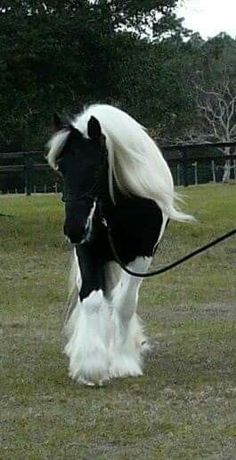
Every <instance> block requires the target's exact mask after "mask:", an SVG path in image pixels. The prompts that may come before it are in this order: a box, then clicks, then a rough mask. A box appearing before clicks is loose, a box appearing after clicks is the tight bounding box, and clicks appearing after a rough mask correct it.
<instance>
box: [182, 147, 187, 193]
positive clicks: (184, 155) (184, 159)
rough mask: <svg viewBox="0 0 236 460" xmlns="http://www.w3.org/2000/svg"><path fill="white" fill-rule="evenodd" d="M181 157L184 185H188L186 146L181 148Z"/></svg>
mask: <svg viewBox="0 0 236 460" xmlns="http://www.w3.org/2000/svg"><path fill="white" fill-rule="evenodd" d="M182 158H183V178H184V187H188V154H187V150H186V148H183V149H182Z"/></svg>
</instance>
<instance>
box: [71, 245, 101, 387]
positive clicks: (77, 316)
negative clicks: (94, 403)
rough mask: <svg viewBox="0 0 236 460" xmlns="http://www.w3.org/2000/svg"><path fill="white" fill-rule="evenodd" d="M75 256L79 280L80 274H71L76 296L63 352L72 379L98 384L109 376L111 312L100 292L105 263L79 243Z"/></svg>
mask: <svg viewBox="0 0 236 460" xmlns="http://www.w3.org/2000/svg"><path fill="white" fill-rule="evenodd" d="M75 258H76V259H75V267H76V266H77V270H78V271H80V272H81V281H79V276H74V280H75V281H76V280H77V281H76V283H77V292H78V298H77V304H76V307H75V308H74V310H73V312H72V314H71V316H70V318H69V321H68V324H69V328H68V331H69V340H68V343H67V345H66V347H65V353H66V354H67V356H68V357H69V370H70V376H71V377H72V378H73V379H75V380H77V381H79V382H83V383H87V384H99V383H101V382H103V381H104V380H107V379H108V378H109V340H110V337H109V334H110V328H109V323H110V315H109V311H108V305H107V303H106V302H105V300H104V295H103V289H104V280H105V271H104V263H103V261H101V260H100V259H97V258H96V257H95V256H94V254H93V253H92V252H91V250H90V248H86V247H82V246H81V247H80V248H78V249H77V253H76V254H75ZM78 262H79V263H78ZM79 289H80V294H79Z"/></svg>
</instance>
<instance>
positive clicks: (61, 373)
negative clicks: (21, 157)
mask: <svg viewBox="0 0 236 460" xmlns="http://www.w3.org/2000/svg"><path fill="white" fill-rule="evenodd" d="M184 192H185V193H186V201H187V208H188V210H190V211H191V212H192V213H193V214H194V215H195V216H196V217H197V219H198V223H197V224H194V225H186V224H185V225H184V224H177V223H172V224H171V225H170V226H169V228H168V230H167V232H166V234H165V237H164V239H163V243H162V245H161V248H160V250H159V252H158V253H157V256H156V261H155V264H162V263H167V262H169V261H171V260H173V259H175V258H177V257H179V256H180V255H182V254H185V253H186V252H188V251H190V250H192V249H194V248H195V247H197V246H199V245H201V244H204V243H206V242H208V240H210V239H213V238H214V237H216V236H218V235H219V234H221V233H224V232H225V231H227V230H231V228H233V227H235V221H236V218H235V217H236V186H234V185H229V186H222V185H218V186H213V185H209V186H201V187H189V188H188V189H187V191H184ZM0 212H1V213H5V214H8V215H12V217H3V216H0V239H1V244H0V273H1V277H0V304H1V327H0V334H1V382H0V388H1V396H2V399H1V408H0V418H1V420H0V422H1V436H2V439H1V452H0V458H1V459H3V460H5V459H9V460H13V459H17V460H18V459H22V460H23V459H24V460H25V459H32V460H39V459H50V460H51V459H65V460H68V459H76V460H79V459H87V460H89V459H90V460H93V459H99V460H105V459H106V460H108V459H112V460H121V459H122V460H123V459H127V460H130V459H131V460H132V459H148V460H149V459H158V460H161V459H167V460H172V459H181V460H184V459H186V460H189V459H191V460H192V459H212V460H216V459H222V460H227V459H236V353H235V348H236V321H235V320H236V239H235V238H232V239H231V240H230V241H229V242H227V243H226V244H222V245H220V246H219V247H217V248H216V249H214V250H211V251H210V252H208V253H207V254H206V255H203V256H201V257H197V258H196V259H193V260H192V261H191V262H187V263H186V264H184V265H183V266H181V267H180V268H178V269H175V270H173V271H171V272H169V273H167V274H165V275H162V276H160V277H158V278H152V279H148V280H147V281H145V282H144V283H143V288H142V291H141V298H140V307H139V313H140V315H141V317H142V318H143V319H144V321H145V324H146V329H147V333H148V335H149V336H150V337H151V342H152V348H153V349H152V353H151V354H150V356H149V357H148V358H147V360H146V365H145V375H144V376H143V377H140V378H136V379H133V378H128V379H120V380H119V379H117V380H114V381H112V382H111V383H110V384H109V385H108V386H105V387H102V388H99V389H91V388H87V387H82V386H78V385H76V384H75V383H73V382H72V381H71V380H69V378H68V375H67V360H66V358H65V356H64V355H63V354H62V349H63V337H62V335H61V327H62V324H63V317H64V312H65V301H66V295H67V292H66V291H67V273H68V264H69V260H70V248H69V246H68V245H67V244H66V243H65V242H64V240H63V236H62V222H63V205H62V203H61V202H60V200H59V198H58V197H56V196H32V197H23V196H22V197H19V196H16V197H1V198H0Z"/></svg>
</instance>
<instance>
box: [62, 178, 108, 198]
mask: <svg viewBox="0 0 236 460" xmlns="http://www.w3.org/2000/svg"><path fill="white" fill-rule="evenodd" d="M98 184H99V181H98V180H97V181H96V182H95V184H94V185H93V186H92V187H91V188H90V190H88V191H87V192H84V193H82V194H81V195H79V196H77V195H72V194H70V193H68V194H65V190H64V189H63V192H62V198H61V201H63V203H76V202H78V201H81V200H83V199H85V198H86V199H88V200H92V201H94V200H95V195H94V194H93V192H95V191H96V189H97V191H98Z"/></svg>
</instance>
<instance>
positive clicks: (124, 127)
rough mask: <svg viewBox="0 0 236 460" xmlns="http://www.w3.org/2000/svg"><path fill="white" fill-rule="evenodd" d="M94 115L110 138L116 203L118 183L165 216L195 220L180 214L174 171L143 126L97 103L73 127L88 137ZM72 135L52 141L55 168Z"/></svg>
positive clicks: (61, 134) (51, 161)
mask: <svg viewBox="0 0 236 460" xmlns="http://www.w3.org/2000/svg"><path fill="white" fill-rule="evenodd" d="M91 116H94V117H96V118H97V119H98V120H99V122H100V124H101V127H102V132H103V134H104V135H105V137H106V147H107V151H108V163H109V191H110V195H111V198H112V199H113V201H114V187H113V186H114V183H113V181H114V180H115V182H116V184H117V186H118V188H119V189H120V190H121V192H122V193H124V194H133V195H136V196H140V197H142V198H148V199H152V200H154V201H155V202H156V203H157V204H158V205H159V206H160V208H161V210H162V211H163V213H164V214H165V215H166V216H167V217H169V218H171V219H173V220H178V221H188V220H192V218H191V216H189V215H187V214H185V213H183V212H181V211H179V210H178V209H177V207H176V201H177V199H178V196H177V194H176V193H175V192H174V185H173V179H172V175H171V172H170V170H169V167H168V166H167V163H166V161H165V159H164V158H163V156H162V154H161V152H160V150H159V148H158V147H157V145H156V143H155V142H154V141H153V140H152V139H151V137H150V136H149V135H148V134H147V132H146V130H145V128H144V127H143V126H141V125H140V124H139V123H138V122H137V121H136V120H134V119H133V118H132V117H131V116H129V115H128V114H127V113H125V112H123V111H122V110H120V109H118V108H116V107H113V106H110V105H106V104H95V105H91V106H89V107H88V108H86V109H85V110H84V111H83V112H82V113H81V114H79V115H78V116H77V117H76V118H75V120H74V121H73V123H72V124H73V125H74V126H75V127H76V128H77V129H78V130H79V131H80V132H82V133H83V135H84V136H87V125H88V121H89V119H90V117H91ZM67 136H68V132H67V131H66V130H62V131H60V132H59V133H58V134H56V135H55V136H54V137H53V138H52V139H51V141H50V143H49V146H50V151H49V154H48V162H49V164H51V166H55V159H56V156H57V155H58V152H59V151H60V150H61V149H62V147H63V145H64V144H65V142H66V139H67Z"/></svg>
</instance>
